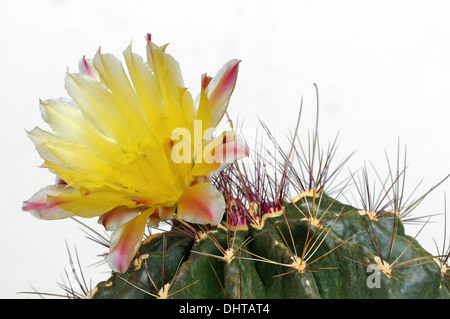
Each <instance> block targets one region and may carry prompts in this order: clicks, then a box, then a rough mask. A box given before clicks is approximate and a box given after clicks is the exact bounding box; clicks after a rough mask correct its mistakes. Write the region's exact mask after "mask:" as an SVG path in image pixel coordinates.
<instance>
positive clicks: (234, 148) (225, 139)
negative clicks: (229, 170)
mask: <svg viewBox="0 0 450 319" xmlns="http://www.w3.org/2000/svg"><path fill="white" fill-rule="evenodd" d="M248 155H249V151H248V148H247V145H246V144H245V142H244V141H243V140H242V139H241V138H240V137H239V136H237V135H236V134H235V133H234V132H223V133H222V134H221V135H220V136H218V137H216V138H215V139H213V140H211V141H208V142H206V143H205V145H204V147H203V149H202V160H201V161H200V160H196V163H195V164H194V167H193V169H192V174H193V175H195V176H202V175H206V174H208V173H211V172H213V171H221V170H223V169H224V168H225V167H227V166H229V165H230V164H232V163H233V162H234V161H237V160H239V159H241V158H243V157H247V156H248Z"/></svg>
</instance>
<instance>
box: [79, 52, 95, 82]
mask: <svg viewBox="0 0 450 319" xmlns="http://www.w3.org/2000/svg"><path fill="white" fill-rule="evenodd" d="M78 69H79V70H80V73H81V74H84V75H87V76H90V77H91V78H93V79H94V80H96V81H100V77H99V76H98V72H97V70H96V69H95V68H94V63H93V61H92V59H86V57H85V56H84V57H83V58H82V59H81V60H80V62H78Z"/></svg>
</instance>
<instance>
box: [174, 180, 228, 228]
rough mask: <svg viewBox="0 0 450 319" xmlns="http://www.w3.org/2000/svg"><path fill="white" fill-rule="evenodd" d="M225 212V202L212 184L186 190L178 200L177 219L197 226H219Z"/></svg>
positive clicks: (199, 185) (201, 184)
mask: <svg viewBox="0 0 450 319" xmlns="http://www.w3.org/2000/svg"><path fill="white" fill-rule="evenodd" d="M224 212H225V200H224V198H223V196H222V194H221V193H220V192H219V191H218V190H217V189H216V188H215V187H214V186H213V185H212V184H211V183H200V184H196V185H194V186H191V187H189V188H188V189H186V190H185V191H184V192H183V194H182V195H181V196H180V198H179V200H178V207H177V217H178V218H179V219H182V220H184V221H187V222H190V223H196V224H203V225H206V224H211V225H217V224H218V223H220V221H221V220H222V217H223V213H224Z"/></svg>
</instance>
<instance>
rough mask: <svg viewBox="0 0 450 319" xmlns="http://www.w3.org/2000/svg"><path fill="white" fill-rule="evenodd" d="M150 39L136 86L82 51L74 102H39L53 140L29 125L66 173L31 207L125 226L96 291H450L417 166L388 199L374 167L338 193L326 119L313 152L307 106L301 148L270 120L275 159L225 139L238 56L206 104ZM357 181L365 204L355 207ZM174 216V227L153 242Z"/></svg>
mask: <svg viewBox="0 0 450 319" xmlns="http://www.w3.org/2000/svg"><path fill="white" fill-rule="evenodd" d="M146 41H147V61H145V60H144V59H143V58H142V57H140V56H139V55H137V54H134V53H133V52H132V50H131V45H130V46H129V47H128V48H127V49H126V50H125V51H124V56H125V59H126V64H127V67H128V71H129V72H128V73H129V74H130V78H131V80H130V79H128V77H127V75H126V73H125V71H124V69H123V67H122V65H121V63H120V61H118V60H117V59H116V58H114V57H113V56H111V55H108V54H103V53H101V52H100V51H99V52H98V53H97V54H96V56H95V57H94V59H93V60H89V59H85V58H83V59H82V60H81V61H80V64H79V69H80V72H79V73H68V74H67V76H66V88H67V90H68V93H69V95H70V96H71V98H72V99H73V100H66V99H53V100H46V101H41V103H40V104H41V111H42V115H43V118H44V120H45V121H47V122H48V123H49V124H50V126H51V128H52V129H53V131H54V132H55V133H50V132H46V131H43V130H41V129H40V128H38V127H36V128H35V129H33V130H32V131H30V132H29V136H30V138H31V139H32V141H33V142H34V144H35V146H36V148H37V150H38V152H39V154H40V155H41V157H42V158H43V159H44V161H45V162H44V165H43V167H46V168H48V169H50V171H51V172H52V173H55V174H56V175H57V178H56V183H55V184H54V185H49V186H47V187H45V188H43V189H41V191H39V192H38V193H36V194H35V195H34V196H32V197H31V198H30V199H29V200H28V201H25V202H24V205H23V210H25V211H29V212H31V214H32V215H34V216H35V217H37V218H40V219H59V218H67V217H74V216H79V217H86V218H90V217H99V222H100V223H101V224H103V226H104V227H105V228H106V230H108V231H112V232H113V233H112V235H111V238H110V240H109V241H108V242H106V243H105V242H104V241H103V240H101V241H100V242H101V243H102V244H103V245H105V246H108V248H109V253H107V254H106V258H105V259H106V262H107V263H108V265H109V266H110V267H111V269H112V275H111V277H110V278H109V279H108V280H106V281H104V282H101V283H99V284H98V285H97V286H96V287H95V288H94V289H92V290H91V291H89V292H88V293H87V294H86V297H90V298H158V299H165V298H183V299H185V298H209V299H211V298H214V299H216V298H233V299H234V298H246V299H250V298H258V299H263V298H450V283H449V275H450V274H449V268H448V266H447V261H448V258H449V251H448V249H447V250H446V249H444V250H443V251H442V252H441V253H439V254H437V255H432V254H430V253H429V252H427V251H426V250H425V249H423V248H422V247H421V246H420V244H418V243H417V241H416V238H415V237H411V236H409V235H407V234H406V232H405V227H404V224H405V222H407V220H408V218H407V216H408V214H410V213H411V211H412V210H413V209H414V208H415V207H416V206H417V205H418V204H419V203H420V202H421V201H422V200H423V198H424V197H425V196H426V195H427V194H428V193H429V192H427V193H425V194H424V195H423V196H421V197H420V198H419V199H418V200H416V201H412V202H410V203H408V204H405V203H404V199H405V198H406V197H404V194H403V186H404V185H403V184H402V183H404V181H405V178H404V176H405V170H406V165H405V166H404V167H403V169H402V168H401V167H400V165H399V164H397V171H396V174H393V170H392V169H391V168H390V170H389V171H390V175H389V176H388V178H387V179H386V180H390V181H391V185H390V186H389V187H387V185H386V182H384V183H382V187H383V191H382V193H381V194H380V196H378V197H375V196H374V195H373V194H372V193H371V192H373V191H374V190H371V189H370V187H369V180H368V172H367V169H366V168H364V169H363V170H362V171H361V172H362V181H363V183H362V185H359V186H358V185H357V184H358V183H357V176H358V175H356V174H350V177H349V178H346V179H344V180H343V181H341V182H340V183H338V184H337V186H333V187H332V184H333V183H334V182H335V180H336V178H337V177H338V176H339V173H340V172H341V170H342V168H343V167H344V166H345V164H346V162H347V159H348V157H347V158H345V159H344V160H342V161H341V162H340V163H338V164H337V166H336V167H334V166H332V164H333V160H334V158H335V153H336V140H335V141H334V142H333V143H332V144H331V145H330V146H329V147H328V149H327V151H326V152H325V151H324V150H322V149H321V148H320V147H319V138H318V115H317V119H316V126H315V129H314V132H313V134H312V135H310V136H312V137H311V140H309V141H307V143H300V139H299V137H298V132H299V124H300V118H301V108H300V114H299V117H298V121H297V125H296V127H295V130H294V134H293V138H292V140H291V143H290V147H289V150H288V151H285V150H283V148H282V147H280V145H279V144H278V143H277V141H276V140H275V138H274V137H273V136H272V135H271V134H270V130H269V129H268V128H267V127H266V126H265V125H264V124H263V127H264V128H265V131H266V132H267V133H268V138H269V140H270V142H272V145H273V147H274V150H273V151H269V149H268V148H267V147H265V148H263V147H262V146H260V145H259V144H257V145H256V147H255V149H254V150H253V151H252V153H251V154H250V151H249V149H248V148H247V145H245V143H243V141H242V140H240V139H239V138H238V137H237V136H236V135H235V134H234V128H233V123H232V121H229V123H230V124H231V128H232V131H231V132H228V131H226V132H223V133H222V134H220V135H219V136H217V137H214V138H213V137H212V135H211V131H210V130H211V129H214V128H215V127H216V126H217V125H218V123H219V122H220V120H221V119H222V117H223V116H224V115H225V114H226V110H227V107H228V103H229V99H230V96H231V94H232V92H233V90H234V86H235V83H236V79H237V73H238V66H239V63H240V61H239V60H235V59H233V60H230V61H229V62H228V63H226V64H225V65H224V66H223V67H222V68H221V69H220V70H219V71H218V73H217V75H216V76H215V77H214V78H212V77H209V76H207V75H206V74H204V75H203V76H202V78H201V92H200V94H199V96H198V98H197V99H196V100H194V99H192V96H191V94H190V93H189V91H188V90H187V89H186V88H184V86H183V85H184V84H183V81H182V77H181V73H180V70H179V65H178V63H177V62H176V61H175V59H174V58H173V57H172V56H170V55H169V54H167V53H166V49H167V45H164V46H161V47H159V46H157V45H156V44H155V43H153V42H152V40H151V36H150V35H149V34H148V35H147V36H146ZM316 88H317V86H316ZM318 109H319V107H318V105H317V114H318V113H319V110H318ZM227 115H228V114H227ZM199 123H200V126H198V124H199ZM202 125H204V126H202ZM186 132H187V134H191V133H192V135H193V138H191V135H186V136H188V137H186V138H185V136H184V135H183V134H184V133H186ZM174 133H177V134H175V135H174ZM180 135H183V138H182V139H181V140H180ZM197 137H199V138H200V139H197ZM262 144H266V143H261V145H262ZM266 145H267V144H266ZM268 145H270V144H268ZM303 145H308V146H309V149H307V150H305V149H304V148H303ZM180 149H182V152H178V153H177V152H176V151H180ZM192 151H193V152H192ZM208 152H209V153H208ZM174 154H175V155H176V156H174ZM181 154H182V155H181ZM249 156H250V159H251V160H250V162H246V161H245V159H246V157H249ZM223 157H224V158H223ZM241 159H242V161H241ZM203 160H205V161H203ZM238 160H239V161H238ZM397 163H399V160H397ZM447 178H448V176H447V177H446V178H444V179H443V180H442V181H441V182H440V183H438V184H437V185H436V186H434V187H432V188H431V189H430V191H431V190H433V189H434V188H435V187H437V186H438V185H440V184H441V183H442V182H443V181H444V180H445V179H447ZM349 185H356V187H357V192H358V194H359V195H360V198H361V203H360V204H362V205H361V206H362V207H358V205H356V204H351V203H348V201H343V200H342V199H341V196H342V195H343V194H344V192H345V191H346V190H347V188H348V187H349ZM160 222H166V223H167V224H168V225H169V226H170V229H169V230H165V231H163V232H158V233H156V234H152V230H151V228H152V227H153V228H155V227H158V225H159V223H160ZM425 225H426V223H424V226H425ZM148 227H150V232H148V231H147V232H146V230H148V229H149V228H148ZM444 247H445V244H444ZM66 291H70V289H69V290H66ZM83 291H85V289H83ZM73 295H74V296H75V294H73Z"/></svg>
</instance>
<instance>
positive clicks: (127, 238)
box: [106, 208, 155, 272]
mask: <svg viewBox="0 0 450 319" xmlns="http://www.w3.org/2000/svg"><path fill="white" fill-rule="evenodd" d="M154 211H155V208H149V209H147V210H146V211H144V212H142V213H140V214H139V215H138V216H136V217H134V218H133V219H131V220H130V221H128V222H126V223H125V224H123V225H122V226H120V227H119V228H118V229H117V230H116V231H115V232H114V233H113V234H112V235H111V246H110V247H111V248H110V252H109V254H108V256H107V257H106V262H107V263H108V265H109V266H110V267H111V269H112V270H114V271H116V272H125V271H126V270H127V269H128V266H129V265H130V262H131V261H132V260H133V257H134V256H135V255H136V252H137V250H138V249H139V247H140V245H141V242H142V236H143V235H144V231H145V225H146V224H147V221H148V218H149V217H150V216H151V215H152V214H153V212H154Z"/></svg>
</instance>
